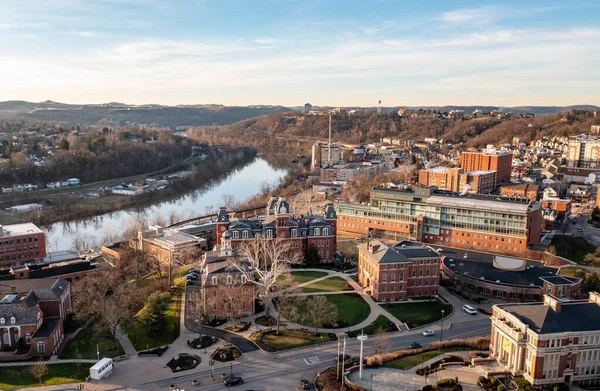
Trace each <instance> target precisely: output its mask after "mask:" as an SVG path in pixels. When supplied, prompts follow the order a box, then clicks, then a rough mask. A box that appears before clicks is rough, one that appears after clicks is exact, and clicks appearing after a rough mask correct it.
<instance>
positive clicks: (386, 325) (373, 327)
mask: <svg viewBox="0 0 600 391" xmlns="http://www.w3.org/2000/svg"><path fill="white" fill-rule="evenodd" d="M390 323H391V322H390V320H389V319H388V318H386V317H385V316H383V315H379V316H378V317H377V319H375V322H373V323H371V324H370V325H368V326H367V327H365V328H364V329H362V330H356V331H351V332H350V333H349V334H348V335H349V336H350V337H356V336H357V335H360V333H361V331H362V332H364V333H365V334H367V335H373V334H375V332H376V331H377V330H378V329H379V328H380V327H381V329H382V330H383V331H385V332H386V333H389V332H391V331H398V328H397V327H396V326H394V325H392V324H390Z"/></svg>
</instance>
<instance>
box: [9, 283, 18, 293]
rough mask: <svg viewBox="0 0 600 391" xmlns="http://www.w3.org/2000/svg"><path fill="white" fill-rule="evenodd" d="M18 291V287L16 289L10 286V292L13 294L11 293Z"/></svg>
mask: <svg viewBox="0 0 600 391" xmlns="http://www.w3.org/2000/svg"><path fill="white" fill-rule="evenodd" d="M16 291H17V287H16V286H14V285H11V286H10V292H11V293H15V292H16Z"/></svg>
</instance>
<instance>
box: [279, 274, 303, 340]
mask: <svg viewBox="0 0 600 391" xmlns="http://www.w3.org/2000/svg"><path fill="white" fill-rule="evenodd" d="M277 288H278V292H277V294H276V296H277V298H276V301H277V329H276V332H275V334H277V335H279V329H280V327H281V318H285V319H287V320H289V321H292V322H293V321H295V320H296V319H298V318H299V317H300V311H299V307H300V306H302V303H303V302H304V301H305V298H306V297H305V296H300V295H299V294H300V293H301V290H300V289H299V288H298V287H297V285H296V281H295V280H294V277H293V276H292V274H290V273H287V274H286V275H284V276H282V277H281V279H280V281H279V284H278V286H277Z"/></svg>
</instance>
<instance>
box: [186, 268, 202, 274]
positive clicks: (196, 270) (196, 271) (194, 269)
mask: <svg viewBox="0 0 600 391" xmlns="http://www.w3.org/2000/svg"><path fill="white" fill-rule="evenodd" d="M188 273H190V274H191V273H194V274H200V271H199V270H198V269H196V268H192V269H190V271H189V272H188Z"/></svg>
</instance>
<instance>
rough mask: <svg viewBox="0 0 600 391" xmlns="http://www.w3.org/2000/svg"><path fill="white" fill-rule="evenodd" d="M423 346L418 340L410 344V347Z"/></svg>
mask: <svg viewBox="0 0 600 391" xmlns="http://www.w3.org/2000/svg"><path fill="white" fill-rule="evenodd" d="M420 347H421V344H420V343H418V342H413V343H411V344H410V346H409V347H408V348H409V349H418V348H420Z"/></svg>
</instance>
